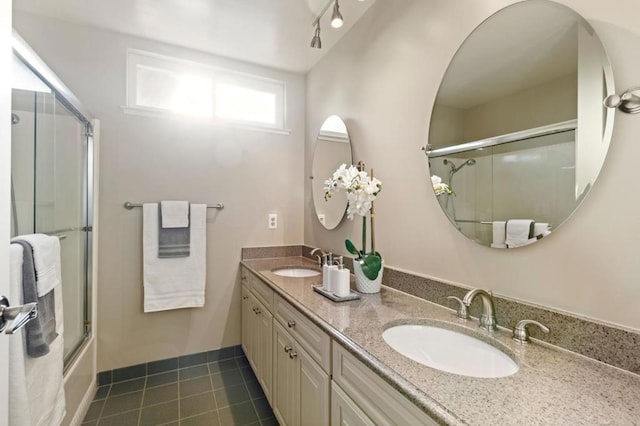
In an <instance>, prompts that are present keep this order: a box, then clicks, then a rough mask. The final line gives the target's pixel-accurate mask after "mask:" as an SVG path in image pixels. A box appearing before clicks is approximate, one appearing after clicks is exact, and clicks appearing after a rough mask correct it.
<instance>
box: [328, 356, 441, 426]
mask: <svg viewBox="0 0 640 426" xmlns="http://www.w3.org/2000/svg"><path fill="white" fill-rule="evenodd" d="M398 356H400V355H398ZM333 380H334V381H335V382H336V383H338V384H339V385H340V387H341V388H342V389H343V390H344V391H345V392H346V393H347V394H348V395H349V397H350V398H351V399H352V400H353V402H355V403H356V404H357V405H358V407H360V409H361V410H362V411H363V412H364V413H365V414H366V415H367V417H369V419H371V421H373V423H375V424H376V425H426V426H436V425H437V424H438V423H436V422H435V421H434V420H433V419H431V418H430V417H429V416H428V415H427V414H426V413H425V412H424V411H422V410H421V409H419V408H418V407H416V406H415V405H414V404H413V403H412V402H411V401H409V400H408V399H407V398H405V397H404V396H403V395H402V394H400V392H398V391H397V390H395V389H394V388H392V387H391V385H389V384H388V383H386V382H385V381H384V380H383V379H382V378H380V377H379V376H378V375H377V374H376V373H374V372H373V371H371V370H370V369H369V368H368V367H367V366H366V365H364V364H363V363H362V362H360V361H358V360H357V359H356V358H355V357H354V356H353V355H351V354H350V353H348V352H347V351H346V350H345V349H344V348H343V347H341V346H340V345H338V344H334V345H333Z"/></svg>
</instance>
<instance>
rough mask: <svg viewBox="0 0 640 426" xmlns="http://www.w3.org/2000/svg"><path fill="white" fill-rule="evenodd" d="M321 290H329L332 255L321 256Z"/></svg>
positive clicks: (324, 254)
mask: <svg viewBox="0 0 640 426" xmlns="http://www.w3.org/2000/svg"><path fill="white" fill-rule="evenodd" d="M322 261H323V264H322V289H323V290H325V291H332V290H331V287H332V286H331V264H332V263H333V254H332V253H331V252H329V253H323V254H322Z"/></svg>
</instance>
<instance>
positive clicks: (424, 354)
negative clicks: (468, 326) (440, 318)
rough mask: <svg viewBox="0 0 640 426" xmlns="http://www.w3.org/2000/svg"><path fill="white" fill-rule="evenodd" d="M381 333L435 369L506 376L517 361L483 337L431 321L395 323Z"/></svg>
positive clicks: (467, 374)
mask: <svg viewBox="0 0 640 426" xmlns="http://www.w3.org/2000/svg"><path fill="white" fill-rule="evenodd" d="M382 337H383V339H384V340H385V342H387V344H388V345H389V346H391V347H392V348H393V349H395V350H396V351H398V352H400V353H401V354H402V355H404V356H406V357H407V358H410V359H412V360H414V361H417V362H419V363H421V364H424V365H426V366H428V367H431V368H435V369H437V370H441V371H446V372H448V373H453V374H459V375H462V376H469V377H484V378H496V377H506V376H510V375H512V374H514V373H515V372H517V371H518V364H516V363H515V361H513V360H512V359H511V358H510V357H509V356H508V355H507V354H505V353H504V352H502V351H501V350H500V349H498V348H496V347H494V346H491V345H490V344H488V343H485V342H483V341H482V340H479V339H476V338H474V337H471V336H468V335H466V334H462V333H458V332H456V331H452V330H448V329H445V328H440V327H434V326H430V325H415V324H411V325H398V326H395V327H391V328H388V329H386V330H385V331H384V332H383V333H382Z"/></svg>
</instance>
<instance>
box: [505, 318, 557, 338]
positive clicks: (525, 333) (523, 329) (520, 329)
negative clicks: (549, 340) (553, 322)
mask: <svg viewBox="0 0 640 426" xmlns="http://www.w3.org/2000/svg"><path fill="white" fill-rule="evenodd" d="M529 325H536V326H538V328H540V330H542V331H543V332H544V333H549V331H550V330H549V328H548V327H547V326H545V325H543V324H541V323H539V322H538V321H534V320H522V321H520V322H518V324H516V326H515V327H513V340H515V341H516V342H518V343H529V342H530V341H531V339H530V338H529V330H528V329H527V327H528V326H529Z"/></svg>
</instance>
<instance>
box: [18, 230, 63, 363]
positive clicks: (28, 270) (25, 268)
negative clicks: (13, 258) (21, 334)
mask: <svg viewBox="0 0 640 426" xmlns="http://www.w3.org/2000/svg"><path fill="white" fill-rule="evenodd" d="M11 244H20V245H21V246H22V251H23V253H24V254H23V255H22V298H23V303H32V302H38V316H37V317H36V318H34V319H32V320H31V321H29V322H28V323H27V324H26V325H25V326H24V329H25V332H26V333H27V335H26V337H27V339H26V340H27V355H29V356H30V357H32V358H37V357H41V356H44V355H46V354H48V353H49V345H50V344H51V342H53V341H54V339H55V338H56V337H58V333H57V332H56V299H55V294H54V291H53V290H51V291H50V292H48V293H47V294H45V295H44V296H42V297H38V288H37V287H36V285H37V284H36V267H35V264H34V262H33V247H31V244H29V243H28V242H26V241H23V240H14V241H12V242H11Z"/></svg>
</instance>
